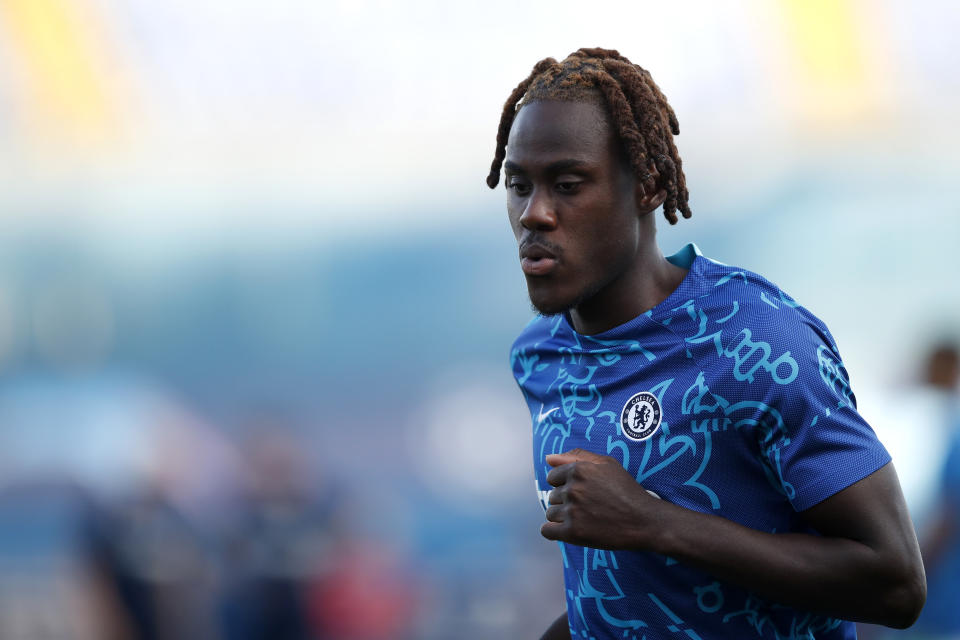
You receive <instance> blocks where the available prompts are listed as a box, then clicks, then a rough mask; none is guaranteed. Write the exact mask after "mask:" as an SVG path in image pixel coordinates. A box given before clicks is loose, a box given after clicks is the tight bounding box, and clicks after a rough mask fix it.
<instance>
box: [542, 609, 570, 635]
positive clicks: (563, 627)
mask: <svg viewBox="0 0 960 640" xmlns="http://www.w3.org/2000/svg"><path fill="white" fill-rule="evenodd" d="M540 640H570V625H569V624H568V623H567V612H566V611H564V612H563V614H561V616H560V617H559V618H557V619H556V620H554V621H553V623H552V624H551V625H550V626H549V627H547V630H546V631H544V632H543V635H542V636H540Z"/></svg>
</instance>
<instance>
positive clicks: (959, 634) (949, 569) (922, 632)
mask: <svg viewBox="0 0 960 640" xmlns="http://www.w3.org/2000/svg"><path fill="white" fill-rule="evenodd" d="M926 365H927V366H926V370H925V382H926V384H927V385H928V386H929V387H930V388H931V389H935V390H937V391H938V392H939V393H940V394H941V399H942V402H943V403H944V405H945V412H944V415H946V416H947V417H946V421H945V422H946V424H945V425H944V427H945V428H947V429H949V438H948V442H949V446H948V449H947V453H946V458H945V462H944V465H943V469H942V471H941V474H940V486H939V498H938V503H937V507H936V509H937V510H936V512H935V515H934V517H933V519H932V521H931V524H930V526H929V527H928V529H927V531H926V534H925V535H923V536H921V550H922V552H923V561H924V566H925V568H926V572H927V603H926V606H925V607H924V609H923V612H922V613H921V615H920V619H919V620H918V621H917V623H916V625H915V627H914V629H915V632H916V637H918V638H919V637H922V638H938V639H941V638H942V639H947V638H954V639H957V638H960V389H958V385H960V348H958V346H957V345H956V344H954V343H942V344H939V345H937V346H936V347H934V349H932V350H931V352H930V355H929V356H928V358H927V363H926Z"/></svg>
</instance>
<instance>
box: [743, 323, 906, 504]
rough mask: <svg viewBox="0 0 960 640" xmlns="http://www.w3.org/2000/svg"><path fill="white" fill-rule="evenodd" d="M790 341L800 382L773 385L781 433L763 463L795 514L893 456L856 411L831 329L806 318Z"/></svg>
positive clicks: (768, 440)
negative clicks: (767, 467) (766, 465)
mask: <svg viewBox="0 0 960 640" xmlns="http://www.w3.org/2000/svg"><path fill="white" fill-rule="evenodd" d="M798 325H799V326H798V327H797V330H796V331H795V332H792V336H791V338H790V339H789V343H788V345H786V346H789V347H790V349H789V351H790V357H791V358H792V359H793V360H794V361H795V362H796V376H795V377H794V378H793V379H792V380H791V381H790V382H789V383H788V384H782V385H773V387H775V388H771V389H770V396H769V397H770V399H771V405H772V407H773V409H774V412H776V413H778V414H779V415H778V416H776V417H777V422H779V423H780V425H781V428H780V429H778V430H776V431H775V432H774V431H768V432H766V434H765V437H764V438H762V439H761V441H760V448H761V453H762V455H763V457H764V461H765V463H766V464H768V465H769V468H770V469H771V470H772V471H773V475H774V477H775V478H776V480H777V481H778V482H779V483H780V485H781V489H782V491H783V493H784V495H785V496H786V497H787V499H788V500H789V501H790V504H791V505H792V506H793V508H794V509H795V510H796V511H803V510H805V509H809V508H810V507H812V506H814V505H816V504H817V503H819V502H821V501H823V500H825V499H827V498H829V497H830V496H832V495H834V494H835V493H837V492H839V491H841V490H843V489H845V488H847V487H849V486H850V485H852V484H854V483H856V482H858V481H860V480H862V479H863V478H865V477H867V476H869V475H870V474H872V473H873V472H875V471H877V470H878V469H880V468H881V467H883V466H884V465H886V464H887V463H888V462H890V454H889V453H888V452H887V450H886V449H885V448H884V446H883V445H882V444H881V443H880V441H879V440H878V439H877V436H876V434H875V433H874V431H873V429H872V428H871V427H870V425H869V424H867V422H866V421H865V420H864V419H863V417H862V416H861V415H860V413H859V412H858V411H857V407H856V398H855V396H854V395H853V391H852V390H851V387H850V379H849V376H848V374H847V370H846V368H845V367H844V365H843V362H842V360H841V359H840V356H839V353H838V350H837V348H836V346H835V344H834V342H833V340H832V339H831V337H830V335H829V333H828V332H827V331H826V328H825V327H822V326H818V325H819V323H818V322H817V321H815V320H813V319H810V318H803V319H802V322H799V323H798Z"/></svg>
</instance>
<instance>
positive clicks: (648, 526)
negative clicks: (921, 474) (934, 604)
mask: <svg viewBox="0 0 960 640" xmlns="http://www.w3.org/2000/svg"><path fill="white" fill-rule="evenodd" d="M547 461H548V462H551V463H555V467H554V469H553V470H552V471H551V472H550V474H548V476H547V480H548V482H550V483H551V484H552V485H553V486H554V487H555V488H554V489H553V491H551V492H550V496H549V498H548V503H549V506H548V508H547V513H546V519H547V522H546V523H544V525H543V526H542V527H541V529H540V531H541V533H542V534H543V535H544V537H546V538H548V539H550V540H563V541H565V542H570V543H572V544H577V545H581V546H586V547H595V548H602V549H631V550H635V551H652V552H655V553H660V554H663V555H666V556H669V557H671V558H674V559H676V560H678V561H681V562H683V563H685V564H688V565H691V566H694V567H697V568H699V569H701V570H703V571H705V572H707V573H710V574H711V575H713V576H716V577H717V578H719V579H721V580H724V581H727V582H731V583H734V584H738V585H740V586H741V587H744V588H745V589H748V590H750V591H753V592H755V593H756V594H757V595H759V596H760V597H762V598H765V599H768V600H772V601H775V602H778V603H780V604H784V605H788V606H792V607H795V608H798V609H802V610H806V611H811V612H814V613H821V614H826V615H830V616H834V617H837V618H842V619H845V620H857V621H864V622H873V623H878V624H883V625H887V626H891V627H906V626H909V625H910V624H912V623H913V621H914V620H915V619H916V617H917V616H918V615H919V614H920V609H921V608H922V606H923V602H924V600H925V598H926V580H925V577H924V574H923V563H922V561H921V558H920V550H919V545H918V544H917V539H916V534H915V533H914V530H913V524H912V523H911V522H910V517H909V515H908V513H907V508H906V505H905V504H904V501H903V495H902V493H901V491H900V484H899V481H898V480H897V476H896V472H895V471H894V469H893V466H892V465H890V464H888V465H886V466H885V467H883V468H882V469H880V470H878V471H876V472H875V473H873V474H871V475H870V476H868V477H867V478H864V479H862V480H860V481H859V482H857V483H854V484H853V485H851V486H849V487H847V488H846V489H843V490H842V491H840V492H838V493H837V494H835V495H833V496H831V497H829V498H827V499H826V500H823V501H822V502H821V503H820V504H818V505H816V506H814V507H812V508H810V509H807V510H806V511H803V512H802V513H801V514H799V515H800V516H802V518H803V519H804V520H805V521H806V523H807V524H808V525H809V526H810V527H812V528H813V529H814V530H816V531H817V533H818V534H820V535H817V534H805V533H782V534H774V533H767V532H763V531H757V530H754V529H750V528H747V527H745V526H743V525H740V524H737V523H735V522H733V521H731V520H728V519H726V518H722V517H719V516H715V515H711V514H706V513H701V512H698V511H692V510H689V509H686V508H683V507H681V506H678V505H674V504H670V503H669V502H666V501H662V500H658V499H656V498H654V497H652V496H650V495H649V494H647V492H646V491H645V490H644V489H643V488H642V487H641V486H640V485H639V484H637V483H636V481H635V480H634V478H633V477H632V476H631V475H630V474H628V473H627V472H626V471H624V469H623V467H622V466H620V464H619V463H618V462H617V461H616V460H614V459H613V458H610V457H608V456H599V455H597V454H593V453H590V452H583V451H580V450H574V451H573V452H568V453H565V454H560V455H555V456H548V457H547Z"/></svg>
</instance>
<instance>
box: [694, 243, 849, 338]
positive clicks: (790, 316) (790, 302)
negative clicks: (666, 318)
mask: <svg viewBox="0 0 960 640" xmlns="http://www.w3.org/2000/svg"><path fill="white" fill-rule="evenodd" d="M701 278H702V279H703V280H704V285H703V286H702V287H701V292H702V294H701V296H700V297H699V298H695V299H691V300H689V301H687V303H686V305H687V306H688V309H686V310H687V311H688V313H689V312H690V311H691V310H692V311H693V314H692V315H693V316H694V317H695V319H696V320H698V321H700V322H702V321H703V320H704V319H706V320H708V321H709V320H714V321H715V322H716V323H717V324H722V325H728V327H726V328H727V329H729V330H733V329H736V330H737V331H738V332H742V331H743V330H748V331H749V333H750V334H751V335H759V336H763V337H764V338H765V339H767V340H768V341H774V342H778V343H790V342H793V341H795V340H796V339H797V338H800V337H803V336H804V335H805V334H807V333H808V332H810V331H813V332H814V333H815V334H817V336H818V338H820V339H823V340H826V341H827V342H829V343H830V344H831V345H832V344H833V340H832V337H830V334H829V330H828V329H827V326H826V324H824V322H823V321H822V320H821V319H820V318H819V317H817V316H816V315H814V314H813V313H812V312H811V311H810V310H809V309H808V308H806V307H805V306H803V305H802V304H801V303H800V302H798V301H797V300H796V299H794V298H793V297H792V296H791V295H789V294H788V293H787V292H785V291H784V290H783V289H781V288H780V286H779V285H777V284H776V283H774V282H773V281H771V280H769V279H767V278H766V277H764V276H763V275H761V274H759V273H757V272H755V271H751V270H749V269H745V268H743V267H737V266H732V265H727V264H723V263H721V262H717V261H715V260H711V259H709V258H704V265H703V267H702V275H701ZM701 312H702V313H701Z"/></svg>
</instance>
